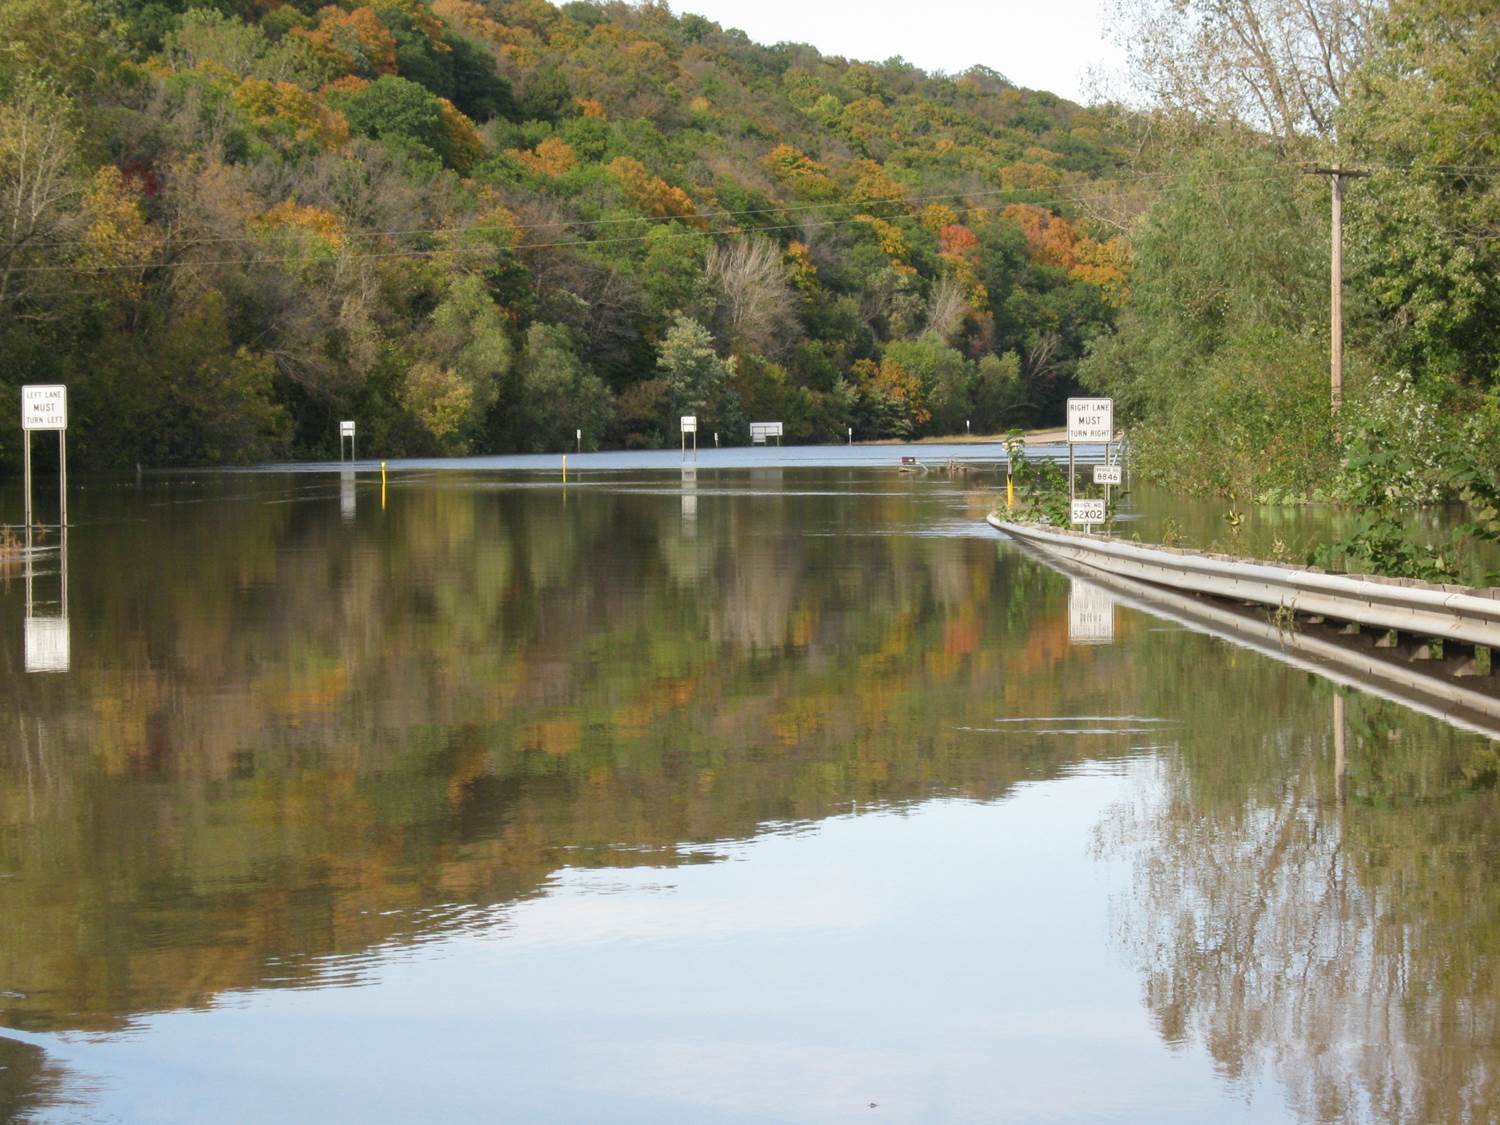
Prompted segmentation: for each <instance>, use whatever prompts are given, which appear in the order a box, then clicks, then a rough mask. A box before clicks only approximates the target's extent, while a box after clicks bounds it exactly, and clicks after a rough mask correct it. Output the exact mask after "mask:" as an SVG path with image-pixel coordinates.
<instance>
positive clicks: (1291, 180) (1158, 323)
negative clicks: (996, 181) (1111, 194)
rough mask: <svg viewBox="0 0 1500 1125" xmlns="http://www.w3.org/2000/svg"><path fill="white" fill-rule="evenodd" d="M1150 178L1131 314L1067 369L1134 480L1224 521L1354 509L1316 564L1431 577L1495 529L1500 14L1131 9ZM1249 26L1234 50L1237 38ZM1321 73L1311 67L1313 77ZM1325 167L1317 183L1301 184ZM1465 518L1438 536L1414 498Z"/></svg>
mask: <svg viewBox="0 0 1500 1125" xmlns="http://www.w3.org/2000/svg"><path fill="white" fill-rule="evenodd" d="M1125 10H1126V13H1127V15H1128V16H1129V17H1130V21H1129V22H1130V24H1131V31H1130V32H1129V38H1130V40H1131V46H1132V50H1133V55H1134V62H1135V65H1136V70H1137V74H1138V77H1139V78H1140V80H1141V81H1142V83H1143V84H1144V88H1146V89H1148V90H1150V92H1151V93H1152V94H1153V95H1154V96H1155V99H1156V103H1157V109H1156V110H1155V111H1154V112H1153V113H1151V114H1148V115H1146V116H1144V117H1142V118H1141V119H1139V121H1138V124H1139V125H1140V126H1141V145H1140V149H1139V151H1140V157H1139V161H1138V162H1139V164H1140V171H1141V174H1142V175H1149V176H1154V177H1156V178H1157V181H1158V182H1159V184H1160V191H1159V192H1157V193H1155V194H1154V195H1151V196H1149V197H1143V199H1142V200H1141V203H1140V206H1139V209H1138V211H1137V212H1136V213H1135V214H1134V215H1133V216H1131V217H1130V218H1129V221H1128V222H1127V223H1126V226H1127V229H1128V230H1129V233H1130V239H1131V246H1132V250H1133V260H1134V269H1133V273H1132V277H1131V289H1132V300H1131V302H1130V304H1129V305H1128V307H1127V308H1126V309H1125V310H1124V311H1123V312H1122V314H1121V316H1120V317H1119V320H1118V325H1117V329H1116V331H1114V332H1112V333H1110V334H1109V335H1107V336H1105V337H1102V338H1100V339H1098V340H1097V341H1096V342H1095V344H1094V346H1093V348H1092V352H1091V354H1090V355H1089V357H1088V358H1087V359H1086V360H1085V362H1084V364H1083V365H1082V367H1081V368H1080V377H1081V378H1082V379H1083V381H1084V382H1086V383H1088V384H1089V385H1091V386H1093V387H1096V388H1098V389H1101V390H1106V391H1109V392H1110V393H1113V394H1114V395H1115V397H1116V399H1117V400H1118V402H1119V404H1120V409H1121V413H1122V416H1123V417H1124V418H1125V419H1126V420H1127V421H1128V423H1129V424H1130V426H1131V429H1132V436H1133V438H1134V439H1135V441H1134V443H1133V447H1134V448H1135V450H1136V451H1137V454H1138V456H1137V461H1136V470H1137V471H1138V472H1139V473H1141V474H1142V477H1143V479H1146V480H1152V481H1156V482H1160V483H1165V484H1168V485H1170V486H1172V487H1175V488H1178V489H1181V490H1183V491H1187V492H1190V493H1194V494H1199V495H1207V496H1214V497H1217V498H1219V499H1221V500H1222V501H1224V502H1225V503H1226V504H1227V506H1228V507H1229V508H1230V509H1232V510H1243V508H1244V506H1245V505H1247V504H1252V503H1256V502H1265V501H1284V500H1288V499H1292V500H1307V499H1321V500H1330V501H1333V502H1335V503H1339V504H1342V505H1346V506H1348V507H1350V508H1353V509H1355V510H1357V511H1358V512H1360V513H1361V515H1360V519H1361V525H1360V530H1358V531H1357V532H1356V533H1355V535H1354V536H1353V537H1352V538H1350V539H1348V540H1346V541H1344V542H1340V543H1335V544H1329V545H1326V546H1325V548H1324V550H1323V551H1322V553H1321V555H1320V557H1321V558H1323V559H1324V560H1325V561H1328V562H1336V563H1337V565H1341V566H1342V565H1346V564H1347V565H1350V566H1359V567H1369V568H1373V569H1377V570H1379V571H1381V572H1383V573H1392V574H1401V575H1410V576H1420V577H1445V576H1448V575H1450V574H1452V573H1453V572H1454V567H1455V558H1456V557H1457V555H1458V554H1460V553H1462V552H1464V551H1466V550H1468V549H1469V548H1470V547H1471V546H1472V544H1473V542H1474V540H1475V538H1476V537H1490V536H1492V535H1493V531H1492V530H1490V528H1491V525H1492V524H1493V523H1494V522H1495V520H1494V514H1493V513H1494V511H1495V510H1496V506H1495V504H1494V502H1493V500H1494V496H1495V483H1494V482H1495V480H1496V479H1497V477H1496V471H1497V469H1500V465H1497V463H1496V455H1495V453H1494V448H1495V440H1494V439H1495V436H1496V433H1497V431H1496V428H1495V425H1494V418H1495V405H1494V403H1495V396H1496V393H1497V385H1500V350H1497V349H1500V344H1497V341H1496V335H1495V332H1494V330H1493V329H1494V325H1495V324H1496V323H1497V322H1500V140H1497V138H1500V100H1497V98H1496V95H1495V82H1494V74H1495V67H1496V65H1497V60H1500V31H1497V28H1500V20H1497V19H1496V11H1495V6H1494V5H1493V4H1492V3H1484V4H1475V5H1461V4H1453V3H1448V2H1446V0H1395V2H1393V3H1390V4H1389V5H1384V4H1381V5H1366V4H1363V3H1359V2H1356V0H1324V2H1322V3H1319V4H1308V5H1283V4H1278V3H1275V2H1273V0H1226V2H1224V3H1212V4H1210V3H1203V2H1198V0H1190V2H1189V3H1187V4H1179V5H1164V4H1161V3H1158V2H1157V0H1133V2H1132V3H1129V4H1127V5H1126V6H1125ZM1235 27H1241V28H1243V27H1258V28H1261V29H1262V31H1263V32H1264V34H1265V36H1266V39H1265V42H1266V43H1273V42H1274V43H1278V44H1281V45H1282V46H1281V47H1278V48H1276V49H1267V50H1264V51H1255V50H1250V49H1248V48H1247V47H1246V45H1245V42H1244V41H1243V40H1242V39H1238V38H1236V37H1235V36H1234V35H1233V34H1232V29H1233V28H1235ZM1314 60H1318V61H1317V63H1316V65H1314ZM1334 168H1343V169H1351V170H1354V171H1356V172H1357V173H1358V177H1357V178H1353V177H1346V178H1345V179H1344V193H1345V203H1344V228H1343V245H1344V248H1345V269H1344V285H1343V294H1344V302H1345V311H1344V322H1345V329H1346V331H1345V340H1344V349H1345V355H1344V391H1343V396H1342V410H1341V412H1339V413H1338V414H1337V416H1335V413H1334V411H1333V409H1332V408H1331V397H1332V396H1331V391H1330V377H1329V345H1330V327H1329V320H1330V307H1329V296H1328V291H1329V282H1328V278H1329V268H1330V267H1329V250H1328V246H1329V236H1330V226H1329V212H1330V206H1329V199H1328V192H1329V188H1328V179H1329V176H1328V173H1329V171H1330V170H1331V169H1334ZM1314 170H1321V172H1322V173H1323V174H1321V175H1307V174H1305V173H1307V172H1309V171H1314ZM1447 501H1462V502H1464V503H1466V504H1468V505H1469V508H1470V511H1471V513H1472V515H1473V519H1472V520H1471V521H1470V522H1469V523H1467V524H1466V525H1465V526H1464V528H1463V529H1462V530H1461V532H1460V533H1459V535H1458V536H1457V538H1456V539H1455V540H1453V541H1451V542H1447V543H1443V544H1436V545H1434V544H1428V543H1425V542H1423V541H1422V540H1421V537H1420V535H1413V534H1412V533H1411V531H1410V524H1411V521H1410V519H1409V518H1408V514H1409V513H1410V511H1411V509H1412V508H1413V507H1415V506H1417V505H1423V504H1434V503H1441V502H1447Z"/></svg>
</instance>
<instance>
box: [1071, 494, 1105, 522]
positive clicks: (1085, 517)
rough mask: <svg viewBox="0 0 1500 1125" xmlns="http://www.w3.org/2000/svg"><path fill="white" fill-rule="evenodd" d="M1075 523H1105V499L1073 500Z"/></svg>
mask: <svg viewBox="0 0 1500 1125" xmlns="http://www.w3.org/2000/svg"><path fill="white" fill-rule="evenodd" d="M1073 522H1074V523H1103V522H1104V499H1103V498H1097V499H1076V501H1073Z"/></svg>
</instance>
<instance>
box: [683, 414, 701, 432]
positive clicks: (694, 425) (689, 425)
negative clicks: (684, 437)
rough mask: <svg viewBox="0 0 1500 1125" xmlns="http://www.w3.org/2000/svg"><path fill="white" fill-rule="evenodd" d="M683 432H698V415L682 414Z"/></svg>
mask: <svg viewBox="0 0 1500 1125" xmlns="http://www.w3.org/2000/svg"><path fill="white" fill-rule="evenodd" d="M682 432H683V433H685V434H696V433H697V432H698V415H696V414H684V415H683V416H682Z"/></svg>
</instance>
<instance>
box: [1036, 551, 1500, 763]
mask: <svg viewBox="0 0 1500 1125" xmlns="http://www.w3.org/2000/svg"><path fill="white" fill-rule="evenodd" d="M1020 549H1021V550H1022V551H1024V552H1025V553H1026V554H1027V555H1029V556H1031V557H1033V558H1036V559H1037V560H1038V561H1040V562H1041V563H1042V564H1043V565H1046V566H1050V567H1052V568H1053V569H1054V570H1057V571H1058V572H1059V573H1061V574H1065V575H1067V576H1068V578H1070V579H1072V580H1074V581H1078V582H1087V583H1089V584H1091V585H1093V586H1096V587H1098V588H1099V589H1102V590H1104V591H1106V592H1107V593H1108V594H1109V595H1110V596H1111V597H1112V598H1113V599H1114V600H1115V601H1116V602H1118V603H1119V604H1120V605H1127V606H1130V607H1131V608H1133V609H1138V610H1142V611H1144V612H1146V613H1149V614H1151V615H1152V616H1153V617H1156V618H1158V619H1160V620H1163V621H1172V622H1175V623H1177V624H1179V625H1182V626H1184V627H1186V628H1188V629H1191V630H1193V631H1194V632H1198V633H1205V634H1207V635H1208V636H1211V637H1217V638H1219V639H1220V640H1223V641H1227V642H1229V643H1231V644H1234V645H1237V646H1239V647H1241V648H1245V649H1249V650H1251V651H1253V652H1257V653H1260V654H1261V655H1263V656H1267V657H1270V658H1271V659H1273V660H1277V661H1280V662H1281V663H1283V664H1286V665H1289V666H1291V667H1293V668H1299V669H1302V670H1303V671H1306V672H1312V673H1314V674H1316V675H1318V676H1321V677H1323V678H1324V679H1326V680H1330V681H1332V682H1333V683H1336V684H1340V685H1342V686H1344V687H1352V688H1356V689H1358V690H1360V691H1363V692H1368V693H1370V694H1371V695H1377V696H1379V697H1381V698H1382V699H1389V700H1391V701H1392V702H1394V703H1399V704H1401V705H1402V706H1403V707H1409V708H1411V709H1412V710H1414V711H1420V712H1422V713H1423V714H1427V715H1431V716H1433V717H1434V718H1438V719H1442V720H1443V721H1444V722H1447V723H1450V724H1452V725H1453V726H1456V727H1460V728H1462V729H1464V730H1469V731H1474V732H1476V733H1478V734H1482V735H1485V736H1486V737H1488V738H1495V739H1500V694H1496V692H1495V690H1494V689H1493V687H1492V686H1491V685H1489V684H1484V681H1483V680H1480V681H1476V682H1473V686H1470V683H1461V682H1458V681H1456V680H1454V679H1453V678H1452V676H1451V675H1450V674H1449V673H1448V670H1447V669H1446V668H1444V667H1441V666H1436V667H1435V666H1434V665H1435V663H1436V662H1426V661H1424V662H1421V663H1417V664H1413V663H1411V662H1410V661H1408V660H1406V659H1405V658H1403V657H1401V656H1398V655H1392V653H1393V651H1394V650H1391V649H1384V650H1381V649H1374V650H1372V649H1370V648H1368V647H1367V646H1368V643H1369V642H1368V638H1366V640H1365V645H1364V646H1361V645H1360V644H1359V643H1358V642H1359V638H1357V637H1343V636H1338V635H1336V634H1335V633H1334V632H1333V630H1332V628H1331V627H1325V628H1324V629H1323V630H1319V629H1317V628H1316V627H1298V628H1291V629H1288V628H1285V627H1283V626H1278V625H1277V624H1276V623H1275V622H1274V621H1272V620H1271V618H1270V615H1269V614H1266V613H1265V612H1264V611H1263V610H1260V609H1253V610H1252V609H1246V608H1244V607H1243V606H1239V605H1237V604H1236V605H1229V604H1226V603H1224V602H1221V601H1214V600H1210V599H1204V598H1200V597H1197V596H1195V595H1193V594H1185V593H1181V592H1179V591H1177V590H1171V589H1166V588H1164V587H1162V586H1158V585H1155V584H1152V583H1149V582H1141V581H1138V580H1136V579H1134V578H1123V577H1121V576H1120V575H1117V574H1111V573H1108V572H1107V571H1100V570H1096V569H1094V568H1092V567H1088V566H1083V565H1081V564H1078V563H1073V562H1069V561H1067V560H1065V559H1062V558H1059V557H1058V556H1057V555H1055V554H1052V553H1050V552H1046V551H1043V550H1040V549H1038V548H1036V547H1034V546H1032V545H1030V544H1028V543H1026V542H1025V541H1020ZM1481 684H1484V686H1481Z"/></svg>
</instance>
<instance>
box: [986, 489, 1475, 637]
mask: <svg viewBox="0 0 1500 1125" xmlns="http://www.w3.org/2000/svg"><path fill="white" fill-rule="evenodd" d="M989 522H990V523H991V524H992V525H994V526H995V527H997V528H999V529H1000V530H1001V531H1003V532H1005V533H1006V534H1007V535H1009V536H1011V537H1012V538H1014V539H1017V540H1020V541H1021V542H1023V543H1028V544H1030V545H1032V546H1034V547H1036V548H1037V549H1039V550H1041V551H1042V552H1044V553H1045V554H1049V555H1055V556H1057V557H1059V558H1063V559H1068V560H1071V561H1072V562H1075V563H1078V564H1080V565H1082V566H1085V567H1089V568H1091V569H1094V570H1100V571H1104V572H1105V573H1108V574H1118V575H1121V576H1123V577H1126V578H1134V579H1138V580H1140V581H1143V582H1149V583H1152V584H1154V585H1158V586H1166V587H1169V588H1172V589H1177V590H1191V591H1193V592H1195V593H1200V594H1210V595H1213V596H1215V597H1221V598H1233V599H1237V600H1240V601H1247V602H1255V603H1257V604H1259V605H1264V606H1269V607H1271V608H1273V609H1282V608H1285V609H1286V610H1289V611H1292V612H1295V613H1299V614H1308V615H1313V616H1318V617H1327V618H1333V619H1335V620H1338V621H1346V622H1352V623H1355V624H1358V625H1369V626H1374V627H1376V628H1380V629H1395V630H1397V631H1398V632H1402V633H1411V634H1414V635H1416V636H1419V637H1431V638H1435V639H1440V640H1454V641H1463V642H1467V643H1469V644H1474V645H1483V646H1486V647H1491V648H1493V647H1497V646H1500V590H1497V589H1493V588H1491V589H1475V588H1472V587H1469V586H1445V585H1436V584H1434V583H1430V582H1417V581H1413V580H1410V579H1397V578H1378V577H1370V576H1360V575H1348V574H1329V573H1327V572H1325V571H1321V570H1317V569H1315V568H1311V567H1295V566H1281V565H1278V564H1275V563H1266V562H1252V561H1248V560H1245V559H1236V558H1230V557H1227V556H1224V555H1212V554H1208V553H1206V552H1203V551H1190V550H1184V549H1181V548H1177V547H1154V546H1150V547H1148V546H1145V545H1143V544H1140V543H1130V542H1126V541H1125V540H1122V539H1115V538H1111V537H1110V536H1107V535H1094V534H1089V533H1086V532H1079V531H1065V530H1062V529H1060V528H1054V527H1044V526H1041V525H1039V524H1030V523H1015V522H1012V521H1009V520H1006V519H1003V518H1001V517H1000V516H999V515H998V514H992V515H991V516H990V517H989Z"/></svg>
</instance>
